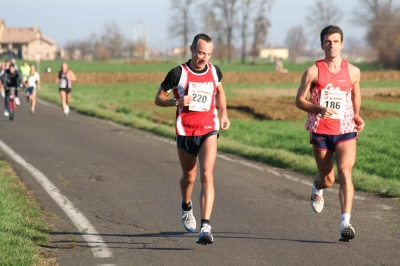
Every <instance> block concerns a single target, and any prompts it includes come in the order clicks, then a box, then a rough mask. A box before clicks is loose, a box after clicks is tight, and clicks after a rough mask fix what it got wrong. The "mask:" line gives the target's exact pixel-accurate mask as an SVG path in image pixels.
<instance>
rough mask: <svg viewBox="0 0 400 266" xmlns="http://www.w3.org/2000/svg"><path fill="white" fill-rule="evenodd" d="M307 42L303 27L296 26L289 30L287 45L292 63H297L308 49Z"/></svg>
mask: <svg viewBox="0 0 400 266" xmlns="http://www.w3.org/2000/svg"><path fill="white" fill-rule="evenodd" d="M307 41H308V39H307V37H306V33H305V30H304V28H303V26H301V25H299V26H294V27H292V28H290V29H289V31H288V33H287V35H286V40H285V43H286V45H287V47H288V49H289V59H290V60H291V61H293V62H295V63H297V59H298V58H299V56H301V55H302V54H303V53H304V51H305V49H306V45H307Z"/></svg>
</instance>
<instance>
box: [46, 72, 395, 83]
mask: <svg viewBox="0 0 400 266" xmlns="http://www.w3.org/2000/svg"><path fill="white" fill-rule="evenodd" d="M223 74H224V78H223V82H257V83H262V82H265V83H282V82H300V79H301V76H302V73H301V72H289V73H286V74H280V73H274V72H249V73H244V72H225V73H223ZM165 75H166V73H159V72H154V73H119V72H117V73H76V76H77V79H78V80H77V82H76V83H80V84H106V83H107V84H115V83H135V82H160V83H161V82H162V81H163V80H164V78H165ZM56 78H57V74H56V73H43V74H41V79H42V82H55V80H56ZM361 79H362V80H363V81H379V80H399V81H400V71H395V70H392V71H364V72H362V76H361Z"/></svg>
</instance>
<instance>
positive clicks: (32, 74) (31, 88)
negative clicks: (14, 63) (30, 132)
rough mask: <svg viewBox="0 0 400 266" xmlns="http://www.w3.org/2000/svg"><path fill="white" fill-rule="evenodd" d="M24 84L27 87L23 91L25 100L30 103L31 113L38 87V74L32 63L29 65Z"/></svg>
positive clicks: (33, 108)
mask: <svg viewBox="0 0 400 266" xmlns="http://www.w3.org/2000/svg"><path fill="white" fill-rule="evenodd" d="M25 86H26V87H27V89H26V91H25V95H26V100H27V101H28V102H30V103H31V113H32V114H33V113H35V106H36V89H40V76H39V73H38V72H37V71H36V67H35V65H34V64H32V65H31V66H30V71H29V74H28V76H27V77H26V81H25Z"/></svg>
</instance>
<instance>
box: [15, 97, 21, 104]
mask: <svg viewBox="0 0 400 266" xmlns="http://www.w3.org/2000/svg"><path fill="white" fill-rule="evenodd" d="M15 104H16V105H20V104H21V102H20V101H19V98H18V97H15Z"/></svg>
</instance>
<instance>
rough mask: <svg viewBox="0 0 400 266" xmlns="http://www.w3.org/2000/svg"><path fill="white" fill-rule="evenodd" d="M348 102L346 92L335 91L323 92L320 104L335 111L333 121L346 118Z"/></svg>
mask: <svg viewBox="0 0 400 266" xmlns="http://www.w3.org/2000/svg"><path fill="white" fill-rule="evenodd" d="M345 101H346V92H345V91H334V90H327V89H323V90H321V99H320V101H319V104H320V105H322V106H325V107H327V108H331V109H334V110H335V111H336V114H334V115H332V116H331V118H332V119H342V118H343V116H344V110H345Z"/></svg>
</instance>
